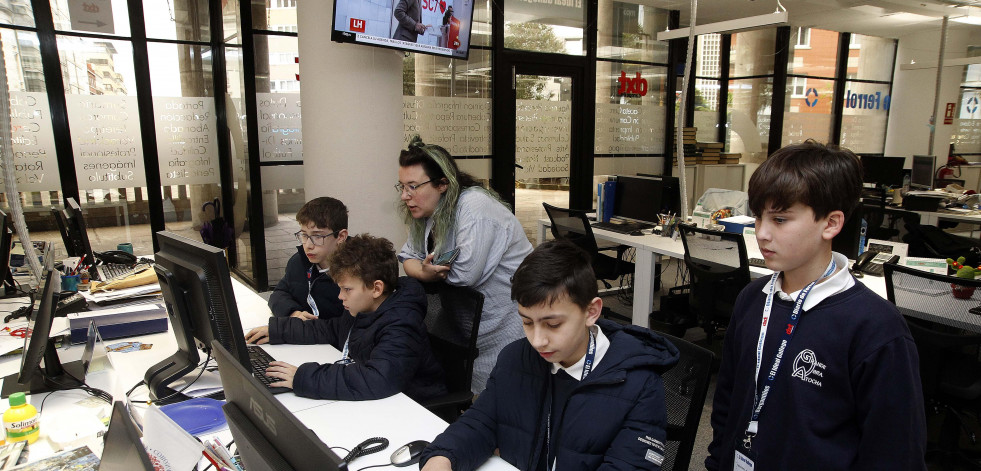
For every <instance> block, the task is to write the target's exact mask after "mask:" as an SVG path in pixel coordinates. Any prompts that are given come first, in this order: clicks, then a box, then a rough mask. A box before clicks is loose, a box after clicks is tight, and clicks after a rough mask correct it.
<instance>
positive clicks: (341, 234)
mask: <svg viewBox="0 0 981 471" xmlns="http://www.w3.org/2000/svg"><path fill="white" fill-rule="evenodd" d="M345 240H347V229H341V230H339V231H337V243H342V242H344V241H345Z"/></svg>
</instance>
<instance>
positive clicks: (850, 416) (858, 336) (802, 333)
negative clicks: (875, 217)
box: [705, 140, 926, 471]
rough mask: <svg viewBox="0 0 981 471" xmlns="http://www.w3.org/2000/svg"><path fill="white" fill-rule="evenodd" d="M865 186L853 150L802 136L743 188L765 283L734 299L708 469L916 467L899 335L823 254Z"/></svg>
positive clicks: (918, 451)
mask: <svg viewBox="0 0 981 471" xmlns="http://www.w3.org/2000/svg"><path fill="white" fill-rule="evenodd" d="M861 188H862V167H861V164H860V163H859V160H858V158H857V157H856V156H855V154H853V153H851V152H850V151H848V150H846V149H839V148H836V147H832V146H824V145H822V144H818V143H816V142H814V141H810V140H809V141H807V142H804V143H802V144H795V145H790V146H787V147H784V148H783V149H780V150H778V151H777V152H775V153H774V154H773V155H772V156H770V158H769V159H767V160H766V162H764V163H763V164H762V165H760V167H759V168H758V169H757V170H756V172H755V173H753V176H752V177H751V178H750V181H749V204H750V208H751V209H752V210H753V213H754V214H756V215H757V216H756V240H757V241H758V242H759V245H760V251H761V252H762V253H763V258H764V259H765V260H766V265H767V267H768V268H770V269H772V270H773V271H774V274H773V276H772V277H764V278H761V279H758V280H756V281H754V282H752V283H750V284H749V285H748V286H747V287H746V288H745V289H743V291H742V292H741V293H740V295H739V298H738V299H737V300H736V304H735V307H734V310H733V314H732V319H731V320H730V323H729V328H728V330H727V331H726V337H725V345H724V346H723V354H722V366H721V369H720V370H719V376H718V383H717V386H716V390H715V398H714V400H713V404H712V430H713V439H712V443H711V444H710V445H709V457H708V458H707V459H706V460H705V467H706V468H707V469H709V470H713V471H714V470H732V469H737V470H738V469H753V470H755V471H766V470H785V469H794V470H805V469H813V470H846V469H854V470H866V469H888V470H923V469H926V466H925V463H924V448H925V445H926V425H925V422H926V418H925V413H924V409H923V394H922V391H921V387H920V375H919V359H918V357H917V353H916V346H915V345H914V344H913V339H912V337H911V336H910V333H909V329H908V328H907V327H906V323H905V322H904V320H903V318H902V316H901V315H900V314H899V312H898V311H897V309H896V307H895V306H893V305H892V304H890V303H889V302H888V301H886V300H885V299H883V298H881V297H880V296H878V295H877V294H875V293H874V292H872V291H871V290H869V289H868V288H866V287H865V285H863V284H861V283H856V282H855V279H854V278H853V277H852V275H851V274H850V273H849V272H848V260H847V259H846V258H845V256H843V255H841V254H839V253H835V252H832V251H831V241H832V239H833V238H834V237H835V236H836V235H837V234H838V233H839V232H840V231H841V228H842V226H843V225H844V224H845V221H847V220H848V216H849V214H850V213H851V212H852V211H853V210H854V209H855V208H856V207H857V206H858V201H859V195H860V193H861ZM767 306H769V308H767ZM795 312H796V313H797V315H794V313H795ZM759 347H762V351H761V352H760V351H758V348H759Z"/></svg>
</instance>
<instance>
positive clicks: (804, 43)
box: [794, 26, 811, 49]
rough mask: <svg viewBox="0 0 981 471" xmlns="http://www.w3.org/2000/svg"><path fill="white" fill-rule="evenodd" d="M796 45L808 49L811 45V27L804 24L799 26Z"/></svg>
mask: <svg viewBox="0 0 981 471" xmlns="http://www.w3.org/2000/svg"><path fill="white" fill-rule="evenodd" d="M794 46H795V47H799V48H808V49H809V48H810V47H811V28H805V27H803V26H801V27H798V28H797V42H796V43H795V44H794Z"/></svg>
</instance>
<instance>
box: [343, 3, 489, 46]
mask: <svg viewBox="0 0 981 471" xmlns="http://www.w3.org/2000/svg"><path fill="white" fill-rule="evenodd" d="M472 21H473V0H341V1H336V2H335V3H334V31H333V35H332V39H333V40H334V41H338V42H353V43H357V44H367V45H372V46H380V47H388V48H395V49H401V50H405V51H410V52H420V53H424V54H434V55H440V56H447V57H453V58H456V59H467V57H468V55H469V51H470V26H471V24H472Z"/></svg>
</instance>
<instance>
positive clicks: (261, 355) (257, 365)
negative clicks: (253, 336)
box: [248, 345, 292, 394]
mask: <svg viewBox="0 0 981 471" xmlns="http://www.w3.org/2000/svg"><path fill="white" fill-rule="evenodd" d="M248 348H249V363H251V364H252V376H253V377H255V379H257V380H259V382H260V383H262V384H263V386H265V387H266V389H269V392H271V393H273V394H279V393H284V392H288V391H292V389H290V388H284V387H282V386H277V387H272V386H270V385H269V384H271V383H278V382H279V379H278V378H271V377H269V376H266V368H268V367H269V362H271V361H276V359H275V358H273V357H272V356H270V355H269V353H267V352H266V351H265V350H263V348H262V347H260V346H258V345H249V346H248Z"/></svg>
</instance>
